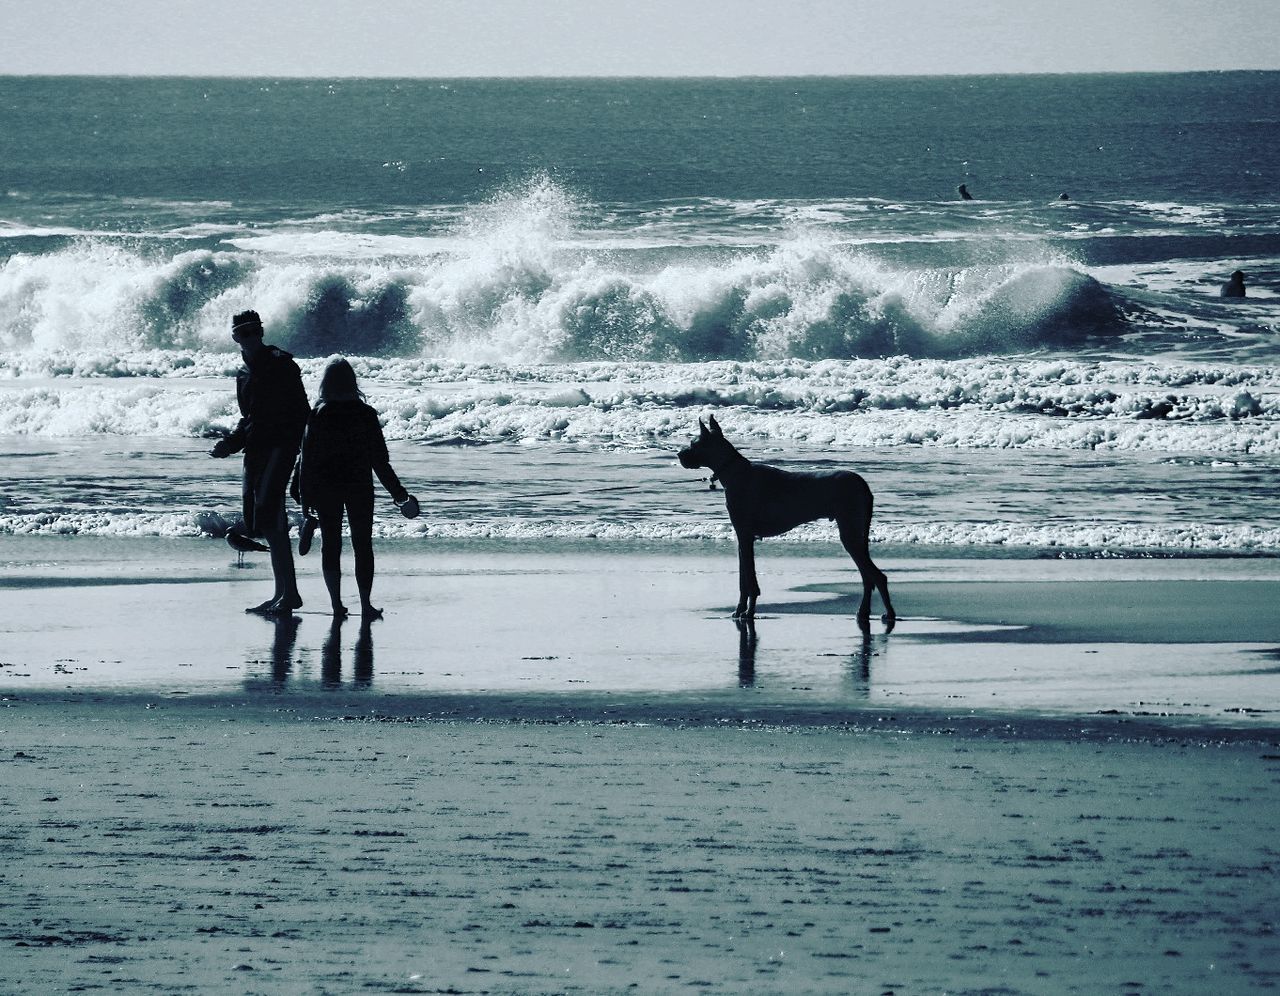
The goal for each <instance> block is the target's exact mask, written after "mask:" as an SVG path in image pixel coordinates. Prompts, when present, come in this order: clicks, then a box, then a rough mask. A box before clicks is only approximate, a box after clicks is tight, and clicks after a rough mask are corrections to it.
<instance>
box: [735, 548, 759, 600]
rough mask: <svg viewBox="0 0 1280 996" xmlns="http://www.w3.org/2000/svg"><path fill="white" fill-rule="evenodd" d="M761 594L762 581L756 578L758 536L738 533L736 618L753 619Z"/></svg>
mask: <svg viewBox="0 0 1280 996" xmlns="http://www.w3.org/2000/svg"><path fill="white" fill-rule="evenodd" d="M759 596H760V582H758V581H757V580H756V538H755V537H754V536H752V535H751V534H750V533H743V532H739V533H738V607H737V608H736V609H734V610H733V618H734V619H753V618H755V614H756V599H757V598H758V597H759Z"/></svg>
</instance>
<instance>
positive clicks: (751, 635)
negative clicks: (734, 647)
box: [733, 617, 757, 688]
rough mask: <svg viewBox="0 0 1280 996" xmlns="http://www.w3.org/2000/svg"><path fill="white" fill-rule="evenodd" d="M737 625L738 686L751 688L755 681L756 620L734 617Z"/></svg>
mask: <svg viewBox="0 0 1280 996" xmlns="http://www.w3.org/2000/svg"><path fill="white" fill-rule="evenodd" d="M733 622H734V624H735V625H736V626H737V627H738V687H739V688H751V687H752V686H753V685H755V683H756V643H757V640H756V621H755V620H754V619H751V618H749V617H748V618H745V619H743V618H739V619H735V620H734V621H733Z"/></svg>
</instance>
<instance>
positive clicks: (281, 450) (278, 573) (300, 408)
mask: <svg viewBox="0 0 1280 996" xmlns="http://www.w3.org/2000/svg"><path fill="white" fill-rule="evenodd" d="M262 333H263V329H262V319H261V318H259V317H258V313H257V312H256V311H242V312H241V313H240V314H238V315H236V316H235V318H234V319H233V320H232V323H231V338H232V339H234V340H235V341H236V342H237V343H238V344H239V346H240V355H241V356H243V357H244V362H245V365H244V367H242V368H241V370H240V372H239V373H237V374H236V401H237V403H238V404H239V406H240V422H239V424H237V425H236V427H235V430H234V431H233V432H232V433H231V435H229V436H227V438H226V439H220V440H218V442H217V443H216V444H215V445H214V447H213V449H212V450H211V451H210V452H211V453H212V455H213V456H215V457H228V456H230V455H231V454H232V453H238V452H240V451H241V450H243V451H244V529H245V533H246V534H247V535H248V536H261V537H262V538H263V539H264V540H266V542H267V547H268V549H270V551H271V571H272V573H273V574H274V575H275V582H276V590H275V594H274V595H272V596H271V598H269V599H267V601H265V602H263V603H262V604H261V605H255V606H254V607H253V608H250V609H246V610H245V611H247V612H257V613H260V614H263V615H280V614H284V615H288V614H289V613H291V612H292V611H293V610H294V609H296V608H298V607H300V606H301V605H302V599H301V597H300V596H299V595H298V582H297V576H296V575H295V574H294V569H293V549H292V548H291V546H290V544H289V519H288V517H287V516H286V514H285V505H284V501H285V491H286V490H287V489H288V487H289V477H290V475H291V474H292V473H293V466H294V463H295V462H296V461H297V458H298V447H299V446H300V445H301V444H302V434H303V431H304V430H305V429H306V425H307V416H308V414H309V413H310V411H311V406H310V405H308V404H307V392H306V389H305V388H304V387H303V386H302V372H301V371H300V370H299V369H298V364H296V363H295V362H294V361H293V357H292V356H290V355H289V354H288V353H286V352H285V351H284V350H283V349H278V348H277V347H275V346H269V345H267V344H266V343H264V342H263V341H262Z"/></svg>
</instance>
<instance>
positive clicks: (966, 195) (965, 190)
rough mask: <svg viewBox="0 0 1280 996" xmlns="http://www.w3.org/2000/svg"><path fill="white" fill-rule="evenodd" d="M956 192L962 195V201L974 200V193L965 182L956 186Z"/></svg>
mask: <svg viewBox="0 0 1280 996" xmlns="http://www.w3.org/2000/svg"><path fill="white" fill-rule="evenodd" d="M956 192H957V193H958V194H959V195H960V199H961V200H962V201H971V200H973V194H971V193H969V188H968V187H966V186H965V185H964V184H963V183H962V184H960V186H958V187H956Z"/></svg>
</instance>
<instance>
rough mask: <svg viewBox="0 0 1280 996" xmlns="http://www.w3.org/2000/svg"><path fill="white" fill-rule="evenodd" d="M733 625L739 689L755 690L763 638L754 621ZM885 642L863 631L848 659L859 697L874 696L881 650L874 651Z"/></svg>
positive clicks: (746, 620) (736, 622)
mask: <svg viewBox="0 0 1280 996" xmlns="http://www.w3.org/2000/svg"><path fill="white" fill-rule="evenodd" d="M734 624H735V625H736V626H737V629H738V687H739V688H753V687H755V683H756V651H757V650H758V649H759V646H760V639H759V637H758V636H757V635H756V623H755V620H754V619H752V618H750V617H747V618H739V619H735V620H734ZM885 642H886V640H885V638H884V636H883V635H882V636H880V637H878V638H876V637H873V636H872V634H870V633H868V632H866V631H862V632H860V633H859V634H858V646H857V650H855V651H854V652H853V653H852V654H851V655H850V656H849V658H848V660H849V668H848V672H847V674H848V680H849V683H850V684H851V685H852V686H853V693H854V696H855V697H856V698H859V699H866V698H870V697H871V658H873V657H875V656H877V655H878V654H879V652H880V651H879V650H877V649H874V648H876V647H878V646H883V645H884V644H885ZM823 656H829V657H841V656H843V655H842V654H826V655H823Z"/></svg>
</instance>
